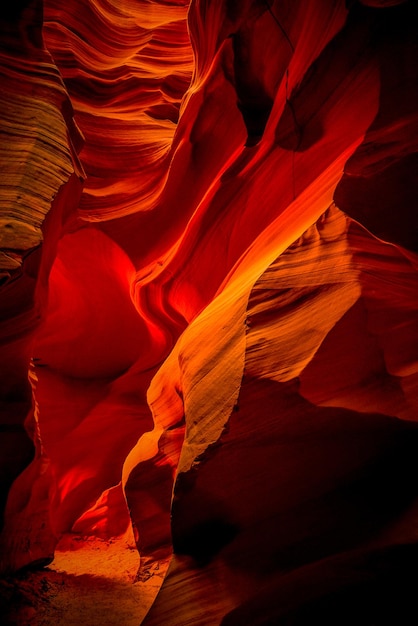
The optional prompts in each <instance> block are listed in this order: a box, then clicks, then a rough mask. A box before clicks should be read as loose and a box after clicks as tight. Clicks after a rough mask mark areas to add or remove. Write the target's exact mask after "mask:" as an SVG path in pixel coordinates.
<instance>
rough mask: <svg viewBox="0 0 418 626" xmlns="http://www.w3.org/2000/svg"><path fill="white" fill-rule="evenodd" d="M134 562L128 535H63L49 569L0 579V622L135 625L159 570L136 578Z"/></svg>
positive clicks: (27, 625)
mask: <svg viewBox="0 0 418 626" xmlns="http://www.w3.org/2000/svg"><path fill="white" fill-rule="evenodd" d="M138 565H139V556H138V552H137V550H136V548H135V545H134V543H133V539H132V538H129V537H128V538H126V537H125V538H121V539H115V540H111V541H103V540H100V539H97V538H90V539H84V540H83V539H81V538H79V537H65V538H64V539H63V540H62V541H61V542H60V544H59V546H58V549H57V551H56V556H55V559H54V561H53V563H52V564H51V565H49V566H48V567H46V568H44V569H42V570H39V571H35V572H29V571H27V572H23V573H20V574H19V575H18V576H14V577H13V578H8V579H6V580H0V624H1V625H2V626H6V625H7V626H139V624H141V622H142V620H143V618H144V617H145V615H146V613H147V611H148V610H149V608H150V606H151V604H152V602H153V600H154V599H155V596H156V595H157V593H158V590H159V588H160V586H161V583H162V579H163V572H162V571H160V570H159V569H158V568H157V567H156V568H155V569H154V571H153V576H152V577H151V578H149V579H148V580H147V581H146V582H140V581H138V582H135V577H136V574H137V570H138ZM164 570H165V568H164Z"/></svg>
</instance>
